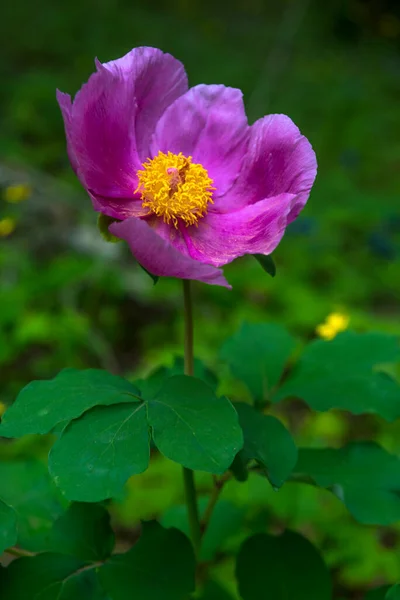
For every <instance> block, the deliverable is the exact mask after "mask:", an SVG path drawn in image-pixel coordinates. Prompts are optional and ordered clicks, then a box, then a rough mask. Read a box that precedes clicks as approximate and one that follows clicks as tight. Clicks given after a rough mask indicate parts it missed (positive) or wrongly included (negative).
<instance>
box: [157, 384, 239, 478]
mask: <svg viewBox="0 0 400 600" xmlns="http://www.w3.org/2000/svg"><path fill="white" fill-rule="evenodd" d="M147 410H148V419H149V423H150V425H151V427H152V430H153V439H154V443H155V445H156V446H157V448H158V449H159V450H160V452H161V453H162V454H164V456H166V457H167V458H169V459H171V460H173V461H175V462H177V463H179V464H181V465H183V466H185V467H187V468H189V469H193V470H198V471H207V472H209V473H215V474H222V473H224V472H225V471H226V470H227V469H228V468H229V466H230V465H231V463H232V461H233V459H234V457H235V454H236V453H237V452H238V451H239V450H240V448H241V447H242V444H243V436H242V430H241V428H240V426H239V422H238V418H237V414H236V411H235V409H234V407H233V405H232V404H231V402H230V401H229V400H228V399H227V398H217V396H216V395H215V394H214V392H213V391H212V389H211V388H210V387H209V386H208V385H206V384H205V383H204V382H203V381H201V380H200V379H196V378H194V377H187V376H185V375H176V376H174V377H171V378H170V379H167V380H166V381H165V383H164V385H163V386H162V388H161V389H160V390H159V392H158V393H157V394H156V396H155V397H154V398H153V399H152V400H149V401H148V408H147Z"/></svg>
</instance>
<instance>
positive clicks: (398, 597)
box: [385, 584, 400, 600]
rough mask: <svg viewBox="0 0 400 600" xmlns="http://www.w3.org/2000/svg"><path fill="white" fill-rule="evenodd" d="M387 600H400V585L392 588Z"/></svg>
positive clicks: (386, 597)
mask: <svg viewBox="0 0 400 600" xmlns="http://www.w3.org/2000/svg"><path fill="white" fill-rule="evenodd" d="M385 600H400V584H396V585H394V586H393V587H391V588H390V590H389V591H388V593H387V594H386V596H385Z"/></svg>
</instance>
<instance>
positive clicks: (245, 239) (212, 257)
mask: <svg viewBox="0 0 400 600" xmlns="http://www.w3.org/2000/svg"><path fill="white" fill-rule="evenodd" d="M296 198H297V197H296V195H295V194H280V195H279V196H274V197H272V198H266V199H265V200H260V202H256V203H255V204H251V205H250V206H246V207H244V208H242V209H241V210H238V211H236V212H233V213H229V214H217V213H208V215H206V216H205V217H204V219H202V220H201V221H200V222H199V225H198V227H190V228H186V229H185V230H182V233H183V235H184V237H185V240H186V244H187V247H188V252H189V255H190V256H191V257H192V258H194V259H196V260H201V261H203V262H207V263H208V264H210V265H214V266H215V267H221V266H222V265H225V264H227V263H229V262H231V261H232V260H234V259H235V258H237V257H238V256H242V255H243V254H271V252H273V250H275V248H276V246H277V245H278V244H279V242H280V240H281V238H282V236H283V234H284V233H285V228H286V225H287V219H288V215H289V214H290V211H291V210H292V208H293V203H294V202H295V201H296Z"/></svg>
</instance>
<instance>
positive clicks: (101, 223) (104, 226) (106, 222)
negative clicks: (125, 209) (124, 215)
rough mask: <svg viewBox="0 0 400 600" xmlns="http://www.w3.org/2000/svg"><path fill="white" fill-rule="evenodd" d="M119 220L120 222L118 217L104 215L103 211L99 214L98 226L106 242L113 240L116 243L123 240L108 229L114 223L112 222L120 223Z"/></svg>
mask: <svg viewBox="0 0 400 600" xmlns="http://www.w3.org/2000/svg"><path fill="white" fill-rule="evenodd" d="M118 222H119V220H118V219H114V218H113V217H109V216H107V215H103V213H100V214H99V216H98V218H97V227H98V228H99V231H100V235H101V237H102V238H103V239H104V240H105V241H106V242H111V243H113V244H116V243H117V242H122V241H123V240H121V238H118V237H117V236H115V235H113V234H112V233H110V232H109V231H108V228H109V227H110V225H112V223H118Z"/></svg>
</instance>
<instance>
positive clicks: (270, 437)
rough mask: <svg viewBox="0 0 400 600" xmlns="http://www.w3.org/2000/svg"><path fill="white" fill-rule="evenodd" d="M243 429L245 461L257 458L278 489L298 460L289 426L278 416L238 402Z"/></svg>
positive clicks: (238, 411)
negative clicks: (287, 427)
mask: <svg viewBox="0 0 400 600" xmlns="http://www.w3.org/2000/svg"><path fill="white" fill-rule="evenodd" d="M234 406H235V408H236V411H237V413H238V416H239V423H240V425H241V427H242V430H243V437H244V445H243V450H241V452H240V453H239V456H241V457H242V459H243V461H244V462H248V461H250V460H252V459H253V460H256V461H257V462H258V464H259V465H260V466H262V467H263V468H264V469H265V471H266V475H267V477H268V479H269V481H270V482H271V485H272V486H273V487H275V488H279V487H281V486H282V485H283V484H284V482H285V481H286V479H287V478H288V477H289V475H290V473H291V472H292V470H293V469H294V467H295V465H296V462H297V447H296V445H295V443H294V441H293V438H292V436H291V435H290V433H289V432H288V430H287V429H286V427H285V426H284V425H283V424H282V423H281V422H280V421H279V420H278V419H276V418H275V417H271V416H267V415H263V414H262V413H260V412H258V411H257V410H255V409H254V408H253V407H252V406H250V405H249V404H245V403H244V402H238V403H236V404H235V405H234Z"/></svg>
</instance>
